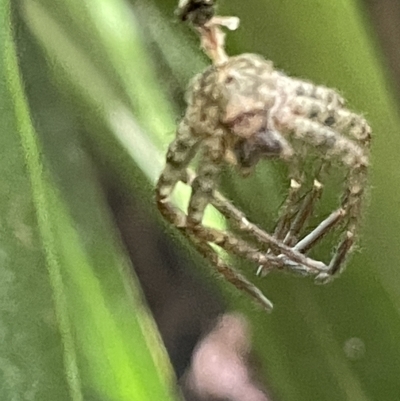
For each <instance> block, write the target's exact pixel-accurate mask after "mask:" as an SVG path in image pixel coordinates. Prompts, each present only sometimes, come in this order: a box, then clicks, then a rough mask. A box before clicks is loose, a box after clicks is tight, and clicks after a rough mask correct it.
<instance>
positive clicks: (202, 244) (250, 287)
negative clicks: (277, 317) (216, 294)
mask: <svg viewBox="0 0 400 401" xmlns="http://www.w3.org/2000/svg"><path fill="white" fill-rule="evenodd" d="M163 208H164V209H169V210H167V212H166V213H165V215H167V216H175V217H174V219H173V220H172V221H171V222H172V223H176V222H180V221H184V220H185V217H186V216H185V214H184V213H183V212H182V211H181V210H177V209H176V208H174V207H173V205H172V204H171V203H169V202H165V203H164V204H163ZM178 228H179V229H180V231H181V232H182V233H183V234H184V235H185V236H186V237H187V238H188V239H189V240H190V242H191V243H192V244H193V245H194V247H195V248H196V249H197V250H198V251H199V253H200V254H201V255H203V257H204V258H205V259H206V260H208V261H209V262H210V263H211V264H212V265H213V266H214V267H215V268H216V270H217V272H218V273H219V274H221V275H222V276H223V277H224V278H225V279H226V280H227V281H228V282H229V283H231V284H232V285H233V286H234V287H236V288H237V289H238V290H240V291H242V292H244V293H246V294H248V295H250V297H251V298H253V300H254V301H255V302H256V303H257V304H258V305H260V306H261V307H262V308H263V309H265V310H266V311H267V312H270V311H271V310H272V309H273V305H272V303H271V301H270V300H269V299H268V298H267V297H266V296H265V295H264V294H263V293H262V292H261V291H260V290H259V289H258V288H257V287H256V286H255V285H254V284H252V283H251V282H250V281H248V280H247V278H246V277H244V276H243V275H242V274H241V273H239V272H238V271H237V270H236V269H234V268H233V267H230V266H228V265H227V264H226V263H225V262H224V261H223V260H222V259H221V258H220V257H219V256H218V254H217V253H216V251H215V250H214V249H213V248H212V247H211V246H210V244H208V243H207V242H206V241H204V240H202V239H201V238H199V237H198V236H197V235H195V234H193V233H192V232H190V231H189V230H187V229H186V227H184V226H180V227H178Z"/></svg>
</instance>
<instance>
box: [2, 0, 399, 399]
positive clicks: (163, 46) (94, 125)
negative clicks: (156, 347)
mask: <svg viewBox="0 0 400 401" xmlns="http://www.w3.org/2000/svg"><path fill="white" fill-rule="evenodd" d="M156 6H157V7H159V9H158V8H155V7H156ZM175 6H176V1H175V0H168V1H165V0H159V1H154V2H149V1H144V0H143V1H133V2H132V4H131V5H130V4H129V3H127V2H124V1H122V0H121V1H110V0H109V1H106V0H98V1H95V0H90V1H85V2H80V1H75V0H68V1H60V0H53V1H50V0H40V1H35V2H32V1H29V0H25V1H23V2H21V10H22V14H23V15H24V21H25V22H26V24H27V26H28V27H29V29H30V32H31V33H32V35H33V37H34V38H35V39H36V41H37V42H38V43H39V44H40V46H41V47H42V49H43V50H44V51H43V53H44V55H45V57H46V60H47V66H45V68H44V71H42V73H43V74H47V75H48V76H49V77H51V79H52V80H54V82H55V83H56V84H57V87H58V91H59V95H60V97H63V98H65V99H67V100H68V104H69V105H70V106H71V109H72V113H74V114H75V115H76V116H77V119H79V120H80V121H83V124H84V126H85V130H86V133H87V139H88V140H89V141H90V143H91V150H92V151H93V154H95V155H96V157H98V163H99V164H102V163H105V164H106V165H107V167H109V168H111V169H112V170H113V174H116V175H118V177H119V178H121V180H122V181H123V182H124V183H125V185H126V186H127V187H128V188H130V189H131V190H132V192H135V194H140V196H141V198H142V200H143V203H144V204H145V205H146V207H147V210H148V212H149V213H150V214H153V215H154V216H158V213H157V211H156V209H155V206H154V203H153V201H152V199H153V195H152V194H153V183H154V181H155V179H156V177H157V175H158V174H159V172H160V170H161V168H162V165H163V154H164V153H165V151H166V146H167V144H168V142H169V141H170V140H171V139H172V137H173V132H174V126H175V123H174V121H175V119H176V117H177V115H178V114H179V113H178V112H177V111H176V110H178V109H179V105H181V104H182V103H183V102H182V90H183V86H184V85H185V83H186V82H187V81H188V79H189V78H190V77H192V76H194V74H195V73H197V72H199V71H201V69H202V68H204V65H205V62H204V60H205V59H204V57H203V56H201V55H200V52H199V50H198V44H197V42H196V40H194V39H193V36H194V35H193V34H192V33H190V31H189V30H188V29H185V28H182V27H180V26H178V24H176V23H175V22H173V17H172V11H173V8H175ZM220 13H221V14H224V15H238V16H239V17H240V18H241V27H240V28H239V30H238V31H236V32H233V33H229V35H228V36H227V38H228V48H229V50H230V52H231V53H232V54H236V53H242V52H258V53H261V54H263V55H264V56H265V57H267V58H269V59H271V60H273V61H274V63H275V65H276V66H277V68H281V69H283V70H285V71H286V72H288V73H289V74H291V75H297V76H300V77H304V78H307V79H311V80H312V81H314V82H316V83H320V84H325V85H328V86H332V87H336V88H338V89H339V91H340V92H342V93H343V94H344V96H345V97H346V98H347V99H348V100H349V104H350V106H349V107H350V108H352V109H355V110H357V111H361V112H364V113H365V114H366V116H367V118H368V120H369V121H370V122H371V125H372V127H373V130H374V132H375V136H374V143H373V149H372V177H371V187H372V189H371V195H370V206H369V208H368V209H366V216H365V224H364V228H363V233H362V236H361V249H360V251H359V252H357V253H356V255H355V256H354V257H353V258H352V259H351V261H350V263H349V268H348V269H347V271H346V272H345V273H344V274H343V276H342V277H341V278H340V279H339V280H337V281H336V282H335V283H334V284H332V285H331V286H329V287H316V286H314V285H313V284H312V283H311V282H310V281H308V280H301V279H299V278H294V277H289V276H282V275H278V274H276V275H271V276H268V277H267V278H264V279H256V278H254V281H255V282H256V283H257V285H259V286H260V287H262V289H263V290H265V293H266V294H267V295H268V296H269V297H270V298H271V299H272V300H273V301H274V303H275V311H274V313H273V314H272V315H271V316H267V315H265V314H264V313H263V312H260V311H258V310H256V309H255V308H253V306H252V305H251V304H250V302H249V301H248V300H247V299H244V298H240V297H238V296H237V295H236V294H235V293H234V292H233V291H230V290H229V291H228V292H227V294H228V296H229V297H230V299H231V300H232V305H234V306H235V307H236V308H238V307H240V308H242V310H244V311H245V312H246V314H247V315H248V316H250V317H251V318H252V322H253V326H254V332H255V337H256V342H257V349H258V351H259V353H260V354H261V355H262V357H263V363H264V365H265V366H266V371H267V376H268V383H269V386H270V387H271V389H272V390H273V391H274V392H275V393H276V394H277V396H278V398H279V399H282V400H285V401H291V400H293V401H294V400H296V401H300V400H304V401H309V400H320V401H323V400H329V401H332V400H351V401H358V400H360V401H365V400H375V399H379V400H387V401H392V400H396V399H399V398H400V386H399V385H398V372H399V370H400V369H399V368H400V347H399V346H398V343H399V339H400V338H399V337H400V335H399V333H400V319H399V312H398V311H399V310H400V309H399V302H400V295H399V294H400V292H399V290H398V288H399V284H400V277H399V275H400V269H399V262H398V260H400V254H399V251H398V249H399V248H398V247H397V243H398V242H399V234H398V233H399V232H400V215H399V213H398V210H397V209H398V195H397V192H398V191H397V189H398V188H399V184H400V173H399V171H400V168H399V167H400V166H399V163H400V161H399V158H398V156H397V153H398V152H397V150H398V149H399V148H400V143H399V141H400V136H399V135H398V127H399V126H400V124H399V123H400V121H399V117H398V104H397V103H396V102H395V100H394V96H393V94H392V93H391V89H390V82H389V81H388V80H387V78H386V76H385V70H384V68H383V67H382V65H383V60H381V58H380V52H379V50H378V49H376V48H375V47H374V43H375V41H374V39H373V32H372V30H371V27H370V26H369V24H368V20H367V18H366V16H365V15H364V10H363V7H362V3H360V2H357V1H353V0H340V1H339V0H338V1H335V2H326V1H321V0H310V1H307V2H288V1H270V0H247V1H245V2H244V1H243V0H231V1H230V2H227V1H225V2H223V1H221V7H220ZM187 34H189V35H187ZM32 68H33V67H32ZM49 77H48V78H49ZM43 96H45V94H43ZM39 135H41V137H42V138H43V141H44V146H46V144H47V143H48V142H49V139H48V137H47V139H46V136H44V135H43V134H42V133H39ZM2 139H3V138H2ZM58 152H59V153H62V149H61V146H60V145H58ZM56 155H57V146H54V154H52V157H51V158H49V161H50V164H51V165H52V166H53V167H54V165H56V164H57V163H56V160H54V159H56V158H57V156H56ZM50 159H51V160H50ZM67 166H68V165H67V164H65V165H64V166H63V168H64V169H65V168H66V167H67ZM61 170H62V168H61V167H59V168H58V170H57V171H61ZM83 170H85V171H86V170H87V169H85V168H84V169H83ZM80 171H82V170H80ZM59 174H61V173H59ZM92 180H93V177H91V176H90V174H89V175H88V176H87V180H85V186H87V187H90V183H91V182H92ZM63 182H64V185H65V186H66V188H67V190H66V191H64V192H62V194H63V195H62V196H63V197H66V195H65V192H68V188H70V189H71V188H74V187H75V185H76V182H75V183H74V180H72V183H71V184H70V187H68V185H67V181H65V180H64V181H63ZM284 186H285V180H284V178H283V177H282V172H279V171H278V172H277V171H276V169H275V167H274V166H273V165H271V164H267V163H266V164H265V166H260V169H259V170H257V173H256V174H255V177H253V178H251V179H250V180H248V181H247V182H246V181H243V180H236V179H235V178H234V177H230V179H229V183H228V185H226V187H227V188H228V189H229V192H230V194H231V198H232V199H233V201H234V202H235V204H237V205H239V206H241V207H243V209H244V210H245V211H246V213H248V214H249V216H251V218H252V219H253V220H255V221H256V222H258V223H260V224H261V225H264V226H266V227H268V225H269V224H271V223H272V222H273V219H274V216H275V215H276V212H277V210H276V209H277V207H278V205H279V202H280V199H281V194H280V191H281V189H282V188H284ZM330 195H331V196H330V197H331V199H328V198H327V199H326V202H324V210H329V208H331V207H332V205H333V202H334V200H335V199H334V198H335V197H337V194H330ZM50 198H51V197H50ZM89 199H90V201H89ZM260 200H261V201H260ZM60 203H61V204H62V201H61V200H60V199H59V200H58V201H55V204H56V205H59V204H60ZM92 203H93V204H94V205H98V203H99V200H98V199H97V197H96V196H94V197H89V198H88V200H86V202H81V207H82V208H83V209H84V210H85V212H83V213H86V212H87V211H88V210H89V209H90V207H91V205H92ZM85 204H86V206H85ZM73 210H74V213H76V209H75V208H74V209H73ZM98 213H99V214H98V215H96V217H97V218H93V219H92V220H90V219H88V220H90V222H91V224H93V225H94V227H97V226H96V224H95V221H98V219H100V220H102V218H104V216H105V215H107V213H106V212H105V211H104V210H102V211H98ZM64 214H65V213H64ZM100 216H101V217H100ZM58 218H59V219H61V220H62V219H63V218H61V217H58ZM61 220H60V226H61ZM57 221H59V220H57ZM105 224H106V223H105ZM103 230H104V228H103ZM62 231H63V233H64V236H65V237H64V241H65V242H63V243H64V246H65V247H66V248H68V249H69V248H71V249H69V250H68V251H65V256H64V257H65V258H66V259H68V258H69V255H70V252H71V254H74V252H73V250H74V249H79V246H78V245H79V243H80V241H81V237H79V236H77V234H76V233H75V234H74V233H73V232H70V234H68V235H67V234H65V233H68V232H69V231H68V230H65V232H64V230H62ZM59 235H61V234H59ZM78 238H79V239H78ZM95 238H96V237H95ZM107 241H109V239H107V236H106V235H105V234H104V239H103V241H102V242H96V246H93V249H92V251H93V252H95V249H97V248H103V249H104V251H103V253H101V255H102V256H103V257H105V256H106V255H108V254H109V249H110V248H109V247H108V246H106V244H107ZM99 244H101V245H99ZM76 247H78V248H76ZM329 248H330V246H328V247H325V248H321V250H320V252H321V255H324V256H328V252H329ZM99 252H100V251H99ZM112 252H113V251H111V253H112ZM79 258H80V259H79V260H82V261H84V260H86V259H85V255H84V253H83V256H82V255H81V256H80V257H79ZM96 260H100V258H99V259H96ZM82 263H83V264H85V263H88V262H87V261H86V262H85V263H84V262H82ZM114 263H115V262H114ZM243 268H244V269H246V268H248V265H243ZM71 271H73V270H71ZM75 274H76V276H75ZM75 274H74V275H73V276H72V277H71V278H69V277H68V276H66V278H65V281H66V283H70V282H72V283H73V282H74V280H76V279H77V277H78V274H77V272H76V273H75ZM80 274H82V275H85V274H87V273H85V270H83V271H82V272H81V273H80ZM251 274H252V271H249V276H251ZM125 279H126V278H125ZM83 281H85V280H83ZM99 281H100V283H101V285H104V284H105V283H107V280H101V279H99ZM71 285H72V284H71ZM120 285H121V284H120ZM75 286H76V287H77V288H76V291H77V293H80V292H84V291H88V292H89V293H91V294H92V296H93V298H94V299H96V304H97V305H98V308H100V309H101V302H98V299H99V298H98V296H99V295H98V294H97V293H96V291H95V288H96V286H95V284H94V283H92V285H91V286H89V287H88V288H85V290H82V289H80V288H79V286H78V285H77V284H76V283H75ZM221 287H222V288H223V289H224V290H225V285H224V284H223V283H221ZM117 292H118V291H116V292H115V293H117ZM115 293H114V292H112V291H111V292H110V297H109V298H107V299H109V300H110V301H109V302H111V303H112V302H113V299H114V297H113V296H112V294H115ZM96 294H97V295H96ZM49 296H50V295H49ZM77 299H79V298H76V299H75V298H74V297H72V298H67V301H68V302H67V303H68V305H75V307H73V308H72V309H77V310H79V308H78V306H79V305H84V304H80V303H79V301H77ZM88 305H90V304H89V303H88V304H87V306H86V307H87V308H88V309H91V307H89V306H88ZM121 305H124V302H123V301H121ZM125 305H129V302H128V303H127V304H125ZM121 307H122V306H121ZM126 308H127V309H129V308H128V307H126ZM95 309H96V308H95ZM85 310H86V309H85ZM76 313H78V312H76ZM86 313H87V312H85V313H83V312H82V315H84V314H85V315H86ZM93 313H94V312H93ZM102 313H103V312H101V311H99V314H98V315H97V316H98V317H100V315H101V314H102ZM105 317H106V318H107V319H108V318H109V315H108V314H107V313H105ZM131 319H133V318H132V317H131ZM92 324H94V325H95V326H96V325H97V324H99V323H98V321H96V320H95V318H93V320H92V321H90V322H89V321H88V322H87V326H86V325H82V326H80V327H81V330H82V332H83V330H90V327H91V325H92ZM113 330H114V329H111V328H110V333H114V332H113ZM115 330H116V329H115ZM127 332H128V331H123V333H125V334H126V333H127ZM125 334H124V335H123V334H120V338H122V337H123V338H125ZM108 335H109V336H113V335H114V334H108ZM83 337H85V335H83ZM96 341H97V340H96ZM118 343H120V341H118ZM121 343H123V344H128V343H129V342H128V343H125V340H121ZM96 344H97V346H96V349H97V348H99V349H102V345H101V344H100V343H99V342H96ZM126 346H128V345H126ZM357 347H358V348H357ZM89 349H90V347H89ZM106 349H107V348H106ZM354 349H355V351H354ZM92 351H93V348H92ZM104 352H107V351H104ZM120 352H121V353H122V351H121V350H120ZM121 353H119V354H118V352H117V353H116V354H115V355H114V353H113V355H114V357H115V358H118V355H119V357H120V358H122V354H121ZM122 359H123V358H122ZM100 360H101V358H100ZM116 360H117V359H116ZM99 363H100V362H99ZM98 366H100V365H98ZM102 370H103V369H102V368H96V367H94V368H93V370H92V371H91V372H92V373H91V374H92V375H91V376H90V377H91V378H92V379H91V380H93V381H95V380H96V377H97V378H98V377H101V374H100V372H102ZM131 373H132V374H136V373H133V372H131ZM131 373H130V374H131ZM98 375H100V376H98ZM138 379H139V377H138Z"/></svg>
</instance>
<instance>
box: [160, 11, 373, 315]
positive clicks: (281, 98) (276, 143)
mask: <svg viewBox="0 0 400 401" xmlns="http://www.w3.org/2000/svg"><path fill="white" fill-rule="evenodd" d="M214 18H216V20H215V21H216V22H213V21H214V19H211V20H209V21H208V22H207V23H206V24H205V25H204V29H203V27H198V26H197V27H196V28H197V29H198V31H199V33H200V36H202V39H203V40H202V43H203V47H204V46H206V47H205V51H206V52H207V53H208V54H209V55H210V57H211V58H212V60H213V62H214V65H212V66H210V67H208V68H207V69H206V70H205V71H204V72H203V73H201V74H199V75H197V76H196V77H195V78H194V79H193V81H192V82H191V85H190V87H189V90H188V93H187V110H186V114H185V116H184V118H183V120H182V121H181V123H180V124H179V127H178V130H177V134H176V138H175V139H174V141H173V142H172V143H171V145H170V146H169V150H168V155H167V165H166V167H165V170H164V171H163V173H162V174H161V177H160V180H159V182H158V185H157V202H158V206H159V209H160V211H161V212H162V213H163V215H164V216H165V217H166V218H167V219H168V220H170V221H171V222H172V223H173V224H175V225H177V226H178V227H179V228H181V229H182V231H184V232H185V234H186V235H188V236H189V237H190V238H191V239H192V240H193V241H194V242H195V243H196V244H197V246H198V247H199V248H200V250H201V251H202V253H203V254H205V255H206V256H207V255H208V256H209V257H211V258H212V260H213V263H214V264H215V265H217V267H218V270H219V271H220V272H221V273H222V274H223V275H224V276H225V277H226V278H227V279H228V280H229V281H231V282H232V283H233V284H234V285H235V286H236V287H238V288H240V289H242V290H246V291H247V292H250V293H252V295H253V297H255V298H258V300H259V301H260V302H261V304H263V305H264V306H265V307H266V308H270V307H271V304H270V303H269V301H268V300H267V299H266V298H265V297H262V296H261V295H260V294H258V292H256V291H255V290H254V288H253V286H252V284H251V283H249V282H248V281H247V280H244V278H242V276H237V273H236V272H235V273H234V274H235V279H233V276H232V274H233V273H232V272H231V271H232V269H231V268H229V267H228V266H226V265H225V264H223V262H222V261H221V259H220V258H219V257H216V256H215V255H213V256H211V254H212V253H213V250H212V248H210V246H209V244H208V243H214V244H216V245H218V246H220V247H221V248H223V249H224V250H226V251H228V252H231V253H234V254H236V255H239V256H241V257H244V258H246V259H248V260H251V261H253V262H255V263H257V264H259V265H260V270H259V271H260V272H267V271H270V270H272V269H287V270H291V271H295V272H297V273H301V274H303V275H315V276H316V277H317V279H318V280H319V281H323V282H325V281H328V280H329V279H330V278H331V277H332V276H333V275H334V274H336V273H337V272H338V271H339V270H340V267H341V266H343V262H344V261H345V258H346V255H347V254H348V252H349V251H350V250H351V248H352V246H353V243H354V238H355V235H356V232H357V228H358V225H359V220H360V214H361V203H362V199H363V197H364V192H365V191H364V189H365V187H366V175H367V168H368V147H369V143H370V137H371V129H370V127H369V126H368V124H367V122H366V121H365V120H364V118H363V117H362V116H359V115H357V114H354V113H352V112H351V111H349V110H348V109H346V108H345V106H344V105H345V101H344V99H343V98H342V97H341V96H340V95H339V94H338V93H337V92H336V91H334V90H333V89H329V88H326V87H324V86H316V85H314V84H313V83H311V82H307V81H302V80H299V79H294V78H291V77H288V76H287V75H285V74H284V73H282V72H281V71H278V70H275V69H274V66H273V63H272V62H271V61H267V60H265V59H264V58H262V57H261V56H259V55H255V54H242V55H239V56H235V57H227V56H226V55H225V53H224V49H223V36H222V34H221V31H220V28H219V26H220V25H221V23H220V17H214ZM224 21H225V20H224ZM224 23H225V22H224ZM204 37H206V40H204ZM204 44H206V45H204ZM197 152H200V161H199V164H198V168H197V171H196V176H195V177H193V175H190V174H189V173H188V172H187V168H188V166H189V164H190V162H191V160H192V159H193V157H194V156H195V154H196V153H197ZM309 153H312V154H314V155H315V154H317V156H318V160H319V161H320V162H319V163H320V168H319V169H318V172H317V175H316V177H315V179H314V183H313V186H312V188H311V189H310V190H309V193H308V194H307V196H305V197H303V198H301V197H300V195H299V193H300V192H299V190H300V188H301V187H302V185H303V186H304V183H305V181H306V180H305V177H304V168H303V166H304V160H305V159H307V157H308V155H309ZM263 158H264V159H268V158H279V159H281V160H283V161H285V162H287V163H288V164H289V171H290V179H291V186H290V189H289V194H288V197H287V200H286V202H285V204H284V207H283V210H282V212H281V215H280V218H279V221H278V224H277V226H276V230H275V232H274V234H273V235H269V234H267V233H266V232H264V231H263V230H261V229H259V228H258V227H257V226H255V225H254V224H251V223H250V222H249V221H248V220H247V219H246V217H245V216H244V215H243V213H242V212H240V211H239V210H237V209H236V208H235V207H234V206H233V205H231V204H230V203H229V202H228V201H227V200H226V199H224V198H223V197H222V195H220V194H218V193H217V192H216V186H217V183H218V175H219V172H220V170H221V167H222V165H223V164H224V163H230V164H233V165H235V166H236V167H237V169H238V170H239V171H240V172H241V173H243V174H249V173H251V171H252V168H253V167H254V165H255V164H257V162H258V161H259V160H260V159H263ZM330 165H340V166H341V167H342V169H345V170H346V171H347V173H346V174H345V176H346V178H345V184H344V192H343V193H344V195H343V197H342V201H341V204H340V206H339V208H338V209H337V210H335V211H333V212H332V214H331V215H330V216H329V217H328V218H327V219H325V220H324V221H322V222H321V224H320V225H319V226H317V228H315V229H314V230H312V231H311V232H310V233H308V234H307V235H305V236H304V234H303V233H304V230H305V229H306V228H307V222H308V219H309V217H310V215H311V214H312V212H313V210H314V207H315V204H316V202H317V201H318V199H319V198H320V196H321V193H322V188H323V186H322V184H321V183H320V179H321V177H322V174H323V172H324V170H325V168H326V166H330ZM190 176H191V178H189V177H190ZM180 180H181V181H185V182H187V183H189V184H190V185H191V187H192V194H191V198H190V202H189V208H188V214H187V216H185V215H184V214H183V213H182V212H181V211H178V210H176V209H175V208H174V207H173V206H172V205H171V204H170V202H169V196H170V195H171V193H172V191H173V189H174V186H175V185H176V183H177V182H178V181H180ZM210 203H211V204H213V205H214V206H215V207H216V208H217V209H218V210H220V211H221V212H222V213H223V214H224V215H225V216H226V217H228V218H229V219H231V220H232V221H233V222H236V223H237V225H238V228H239V232H240V231H241V232H242V233H248V234H251V235H252V236H253V237H254V238H255V239H256V243H257V244H256V245H253V243H250V242H248V241H247V240H244V239H242V238H239V236H238V235H234V234H233V233H223V232H220V231H217V230H214V229H210V228H208V227H205V226H203V225H202V219H203V215H204V210H205V208H206V206H207V205H208V204H210ZM332 229H337V230H341V231H342V232H343V234H342V240H341V242H340V243H339V244H338V246H337V247H336V250H335V253H334V256H333V257H332V259H331V261H330V262H329V263H328V264H324V263H322V262H320V261H316V260H313V259H311V258H308V257H307V256H305V253H306V252H307V251H308V250H309V249H310V248H311V247H312V246H313V245H314V244H315V243H316V242H318V241H319V240H320V239H321V238H322V237H323V236H324V235H325V234H326V233H327V232H329V231H330V230H332ZM263 249H264V250H263ZM222 265H223V267H222ZM228 271H229V273H228ZM238 277H239V279H238ZM242 279H243V281H241V280H242Z"/></svg>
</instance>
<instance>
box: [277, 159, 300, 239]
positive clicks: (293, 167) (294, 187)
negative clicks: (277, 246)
mask: <svg viewBox="0 0 400 401" xmlns="http://www.w3.org/2000/svg"><path fill="white" fill-rule="evenodd" d="M289 177H290V186H289V192H288V194H287V196H286V199H285V201H284V203H283V206H282V207H281V210H280V213H279V214H280V216H279V220H278V223H277V225H276V227H275V230H274V237H275V238H277V239H279V240H282V241H283V240H284V238H285V236H286V233H287V231H288V230H289V227H290V222H291V221H292V220H293V216H294V215H295V214H296V213H297V212H298V208H299V206H298V204H299V201H300V190H301V187H302V185H303V183H304V177H303V174H302V172H301V169H300V168H299V158H298V156H297V155H296V156H294V157H293V160H291V161H290V164H289Z"/></svg>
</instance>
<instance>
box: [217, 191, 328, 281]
mask: <svg viewBox="0 0 400 401" xmlns="http://www.w3.org/2000/svg"><path fill="white" fill-rule="evenodd" d="M211 204H212V205H213V206H214V207H215V208H216V209H217V210H218V211H219V212H220V213H221V214H222V215H224V216H225V217H226V218H227V219H229V220H230V221H232V222H233V223H235V225H236V226H237V228H238V229H239V230H240V231H241V232H244V233H247V234H250V235H251V236H252V237H253V238H255V239H256V240H258V242H259V243H260V244H261V245H269V246H274V247H275V248H276V249H279V250H280V252H281V253H282V254H284V255H285V257H286V258H289V259H290V261H291V263H288V264H287V266H286V268H287V269H288V270H292V271H294V272H299V273H301V274H304V272H305V273H306V274H308V275H315V274H318V273H319V272H325V271H327V269H328V266H326V265H325V264H324V263H322V262H320V261H317V260H314V259H311V258H308V257H307V256H305V255H303V254H302V253H300V252H299V251H296V250H294V249H293V248H290V247H288V246H287V245H284V244H283V243H281V242H280V241H279V240H277V239H276V238H275V237H273V236H272V235H270V234H268V233H267V232H265V231H264V230H262V229H261V228H260V227H258V226H257V225H256V224H253V223H251V222H250V221H249V220H247V218H246V216H245V214H244V213H243V212H241V211H240V210H239V209H237V208H236V207H235V206H234V205H233V204H232V203H231V202H229V201H228V200H227V199H226V198H225V197H224V196H223V195H222V194H221V193H219V192H218V191H214V194H213V198H212V199H211ZM266 256H267V257H268V256H271V255H268V254H267V255H266ZM278 258H279V259H281V258H280V257H278Z"/></svg>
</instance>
